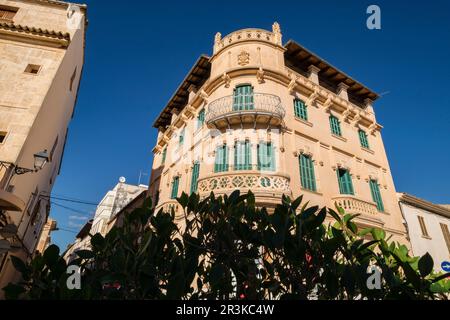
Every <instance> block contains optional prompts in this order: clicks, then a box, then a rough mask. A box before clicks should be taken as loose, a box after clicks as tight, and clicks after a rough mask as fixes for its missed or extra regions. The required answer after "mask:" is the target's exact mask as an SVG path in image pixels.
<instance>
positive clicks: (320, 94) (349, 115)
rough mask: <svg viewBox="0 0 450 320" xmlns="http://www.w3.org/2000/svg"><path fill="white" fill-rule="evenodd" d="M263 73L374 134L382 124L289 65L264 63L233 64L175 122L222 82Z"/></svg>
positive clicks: (181, 120) (190, 113)
mask: <svg viewBox="0 0 450 320" xmlns="http://www.w3.org/2000/svg"><path fill="white" fill-rule="evenodd" d="M261 73H263V75H264V80H271V81H274V82H277V83H280V84H282V85H284V86H286V88H288V90H290V91H292V94H294V93H295V92H296V91H298V92H303V93H305V94H306V95H307V96H308V97H309V98H308V100H307V103H308V104H309V105H313V104H315V105H316V106H317V103H320V104H321V105H322V107H323V108H325V109H326V110H328V111H330V110H335V111H337V112H339V113H341V114H343V117H344V120H346V121H349V122H351V123H352V124H353V125H355V126H356V125H358V124H359V123H364V125H365V126H367V127H368V128H369V130H370V132H371V133H372V134H374V133H375V132H376V131H377V130H380V129H381V128H382V126H381V125H379V124H378V123H376V121H375V120H374V119H371V118H370V117H369V115H368V113H367V112H366V111H365V110H364V109H362V108H361V107H359V106H358V105H355V104H353V103H351V102H350V101H348V100H345V99H343V98H341V97H339V96H337V95H336V93H334V92H332V91H330V90H328V89H326V88H324V87H322V86H320V85H319V84H316V83H314V82H313V81H311V80H309V79H308V78H306V77H304V76H303V75H300V74H298V73H296V72H295V71H293V70H291V69H289V68H288V67H286V70H285V71H284V72H281V71H280V70H275V69H271V68H262V67H260V66H246V67H239V68H233V69H230V70H228V71H227V72H226V73H224V74H221V75H218V76H216V77H215V78H212V79H211V78H210V79H208V80H207V81H206V82H205V83H204V84H203V86H202V87H201V88H200V89H199V90H198V91H197V94H196V95H195V96H194V97H193V98H192V99H191V101H189V102H188V103H187V104H186V106H185V107H184V108H183V110H182V111H181V112H180V114H179V115H178V116H177V118H176V119H175V120H174V122H173V124H172V125H171V126H176V127H181V126H183V124H184V123H185V122H186V121H187V120H188V119H190V118H191V117H192V116H193V115H194V112H193V110H196V107H200V106H201V105H203V104H204V103H205V104H207V103H208V98H209V96H210V95H211V93H212V92H214V91H215V90H216V89H217V88H218V87H220V86H222V85H224V86H229V83H230V81H231V79H233V78H237V77H239V76H243V75H247V76H248V75H254V76H255V77H256V78H257V80H258V77H260V76H261ZM317 107H319V106H317ZM172 132H173V130H170V127H169V128H168V129H167V130H166V132H165V134H164V136H163V137H166V138H170V137H171V133H172ZM164 140H166V139H163V138H161V139H160V140H159V141H158V142H157V144H158V145H160V146H164V144H165V143H167V142H166V141H164Z"/></svg>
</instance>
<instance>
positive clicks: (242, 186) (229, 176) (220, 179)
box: [198, 171, 291, 201]
mask: <svg viewBox="0 0 450 320" xmlns="http://www.w3.org/2000/svg"><path fill="white" fill-rule="evenodd" d="M289 182H290V178H289V176H286V175H283V174H279V173H269V172H267V173H266V172H261V171H254V172H245V171H242V172H233V173H232V172H224V173H221V174H216V175H213V176H208V177H205V178H202V179H199V181H198V191H199V193H200V196H202V197H205V196H208V195H209V194H210V193H211V192H214V194H216V195H223V194H230V193H231V192H233V191H234V190H236V189H239V190H240V191H241V193H247V192H248V191H249V190H250V191H252V192H253V193H254V194H255V196H256V197H266V198H273V197H275V198H277V200H276V201H279V199H280V198H281V196H282V195H283V194H285V195H291V189H290V184H289Z"/></svg>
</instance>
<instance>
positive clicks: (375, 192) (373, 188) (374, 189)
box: [369, 180, 384, 212]
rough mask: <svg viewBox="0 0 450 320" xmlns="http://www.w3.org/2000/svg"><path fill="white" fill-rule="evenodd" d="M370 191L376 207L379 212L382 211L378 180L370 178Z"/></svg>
mask: <svg viewBox="0 0 450 320" xmlns="http://www.w3.org/2000/svg"><path fill="white" fill-rule="evenodd" d="M369 185H370V193H371V194H372V199H373V202H375V203H376V204H377V209H378V211H380V212H384V205H383V200H382V199H381V192H380V186H379V184H378V181H376V180H370V181H369Z"/></svg>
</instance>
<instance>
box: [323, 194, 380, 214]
mask: <svg viewBox="0 0 450 320" xmlns="http://www.w3.org/2000/svg"><path fill="white" fill-rule="evenodd" d="M332 200H333V202H335V203H336V204H337V205H338V206H339V207H341V208H342V209H344V210H345V212H346V213H350V214H362V215H369V216H376V215H377V214H378V209H377V205H376V204H375V203H374V202H369V201H365V200H362V199H359V198H356V197H355V196H351V195H341V196H337V197H334V198H333V199H332Z"/></svg>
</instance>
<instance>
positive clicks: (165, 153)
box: [161, 147, 167, 165]
mask: <svg viewBox="0 0 450 320" xmlns="http://www.w3.org/2000/svg"><path fill="white" fill-rule="evenodd" d="M166 157H167V147H165V148H164V150H163V152H162V158H161V165H163V164H164V163H166Z"/></svg>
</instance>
